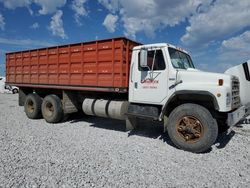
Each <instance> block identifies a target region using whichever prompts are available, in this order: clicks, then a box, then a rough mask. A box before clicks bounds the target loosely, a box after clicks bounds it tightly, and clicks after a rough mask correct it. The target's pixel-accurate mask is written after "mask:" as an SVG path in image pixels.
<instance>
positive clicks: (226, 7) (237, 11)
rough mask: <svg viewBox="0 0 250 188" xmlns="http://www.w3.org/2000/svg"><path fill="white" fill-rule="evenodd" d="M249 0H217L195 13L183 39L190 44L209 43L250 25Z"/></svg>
mask: <svg viewBox="0 0 250 188" xmlns="http://www.w3.org/2000/svg"><path fill="white" fill-rule="evenodd" d="M249 10H250V1H249V0H240V1H235V0H217V1H214V3H212V4H211V5H210V6H207V7H206V9H204V10H202V11H201V12H199V13H196V14H194V15H193V16H192V17H191V18H190V19H189V22H190V26H188V27H187V28H186V33H185V35H184V36H182V38H181V40H182V42H183V43H184V44H186V45H189V46H195V45H197V46H199V45H207V44H209V43H210V42H213V41H215V40H220V39H221V38H224V39H225V38H226V37H229V36H231V35H232V34H234V33H236V32H238V31H241V30H242V29H243V28H245V27H248V26H250V19H249V17H250V11H249Z"/></svg>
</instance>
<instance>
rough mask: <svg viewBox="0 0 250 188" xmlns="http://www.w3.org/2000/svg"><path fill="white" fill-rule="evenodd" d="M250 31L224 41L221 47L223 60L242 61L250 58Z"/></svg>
mask: <svg viewBox="0 0 250 188" xmlns="http://www.w3.org/2000/svg"><path fill="white" fill-rule="evenodd" d="M249 49H250V31H245V32H244V33H242V34H240V35H238V36H236V37H232V38H230V39H228V40H224V41H223V42H222V45H221V48H220V59H221V60H222V61H223V62H234V63H236V64H237V63H241V62H243V61H246V60H248V59H250V56H249Z"/></svg>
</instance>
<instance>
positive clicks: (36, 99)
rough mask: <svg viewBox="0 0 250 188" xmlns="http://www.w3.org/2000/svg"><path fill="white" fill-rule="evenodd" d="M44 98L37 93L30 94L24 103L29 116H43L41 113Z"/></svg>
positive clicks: (33, 117) (36, 117)
mask: <svg viewBox="0 0 250 188" xmlns="http://www.w3.org/2000/svg"><path fill="white" fill-rule="evenodd" d="M41 104H42V99H41V97H40V96H39V95H37V94H36V93H32V94H29V95H28V96H27V97H26V99H25V103H24V111H25V113H26V115H27V117H28V118H30V119H39V118H41V117H42V114H41Z"/></svg>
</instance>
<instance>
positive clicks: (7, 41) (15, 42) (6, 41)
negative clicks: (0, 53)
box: [0, 37, 53, 47]
mask: <svg viewBox="0 0 250 188" xmlns="http://www.w3.org/2000/svg"><path fill="white" fill-rule="evenodd" d="M0 44H4V45H15V46H16V45H18V46H24V47H27V46H29V47H42V46H52V45H53V43H50V42H47V41H40V40H32V39H12V38H1V37H0Z"/></svg>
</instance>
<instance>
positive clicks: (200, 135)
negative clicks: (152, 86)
mask: <svg viewBox="0 0 250 188" xmlns="http://www.w3.org/2000/svg"><path fill="white" fill-rule="evenodd" d="M168 122H169V123H168V125H167V131H168V135H169V137H170V139H171V140H172V142H173V143H174V144H175V145H176V146H177V147H178V148H180V149H183V150H186V151H191V152H194V153H200V152H204V151H206V150H208V149H209V148H210V147H211V146H212V145H213V144H214V142H215V141H216V139H217V136H218V125H217V122H216V120H215V119H214V118H213V116H212V115H211V113H210V112H209V111H208V110H207V109H206V108H204V107H203V106H200V105H197V104H191V103H187V104H182V105H180V106H178V107H176V108H175V109H174V110H173V112H172V113H171V114H170V116H169V119H168Z"/></svg>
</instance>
